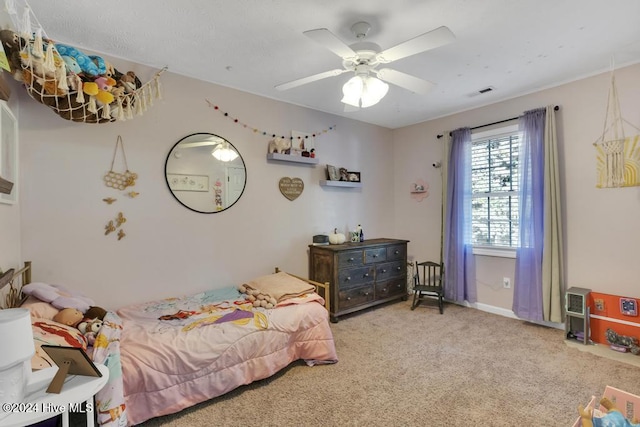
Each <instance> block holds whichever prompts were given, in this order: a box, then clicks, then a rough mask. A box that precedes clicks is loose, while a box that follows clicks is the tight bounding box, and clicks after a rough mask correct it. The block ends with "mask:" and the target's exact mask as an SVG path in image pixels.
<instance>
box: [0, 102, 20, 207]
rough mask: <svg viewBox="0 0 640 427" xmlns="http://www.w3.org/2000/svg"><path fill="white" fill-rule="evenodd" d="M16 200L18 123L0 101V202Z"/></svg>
mask: <svg viewBox="0 0 640 427" xmlns="http://www.w3.org/2000/svg"><path fill="white" fill-rule="evenodd" d="M17 201H18V125H17V121H16V118H15V116H14V115H13V113H12V112H11V110H10V109H9V106H8V104H7V103H6V101H0V203H7V204H14V203H16V202H17Z"/></svg>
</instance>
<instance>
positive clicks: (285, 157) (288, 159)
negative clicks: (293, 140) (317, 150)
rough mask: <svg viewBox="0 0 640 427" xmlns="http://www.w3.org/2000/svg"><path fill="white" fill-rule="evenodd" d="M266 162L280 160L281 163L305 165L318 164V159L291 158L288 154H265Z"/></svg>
mask: <svg viewBox="0 0 640 427" xmlns="http://www.w3.org/2000/svg"><path fill="white" fill-rule="evenodd" d="M267 160H280V161H282V162H290V163H304V164H307V165H317V164H318V159H317V158H316V157H302V156H291V155H289V154H280V153H267Z"/></svg>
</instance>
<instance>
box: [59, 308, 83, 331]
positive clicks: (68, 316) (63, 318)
mask: <svg viewBox="0 0 640 427" xmlns="http://www.w3.org/2000/svg"><path fill="white" fill-rule="evenodd" d="M83 318H84V315H83V314H82V312H80V311H79V310H76V309H75V308H64V309H62V310H60V311H59V312H58V314H56V315H55V316H53V321H54V322H58V323H62V324H63V325H67V326H73V327H77V326H78V324H79V323H80V322H81V321H82V319H83Z"/></svg>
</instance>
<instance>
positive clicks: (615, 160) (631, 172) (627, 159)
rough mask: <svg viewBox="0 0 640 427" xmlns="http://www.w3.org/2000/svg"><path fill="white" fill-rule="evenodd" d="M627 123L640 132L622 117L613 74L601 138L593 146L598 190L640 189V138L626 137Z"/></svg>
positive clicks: (638, 136) (612, 73)
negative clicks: (625, 126)
mask: <svg viewBox="0 0 640 427" xmlns="http://www.w3.org/2000/svg"><path fill="white" fill-rule="evenodd" d="M625 123H627V124H628V125H630V126H632V127H633V128H634V129H635V131H638V132H640V129H638V128H637V127H636V126H634V125H633V124H631V123H629V122H628V121H627V120H625V119H624V118H623V117H622V113H621V112H620V101H619V99H618V89H617V87H616V80H615V74H614V72H613V71H612V72H611V86H610V88H609V97H608V99H607V112H606V115H605V120H604V126H603V130H602V135H601V136H600V138H599V139H598V140H597V141H596V142H594V144H593V145H594V146H595V147H596V161H597V183H596V187H598V188H616V187H633V186H639V185H640V175H639V173H638V172H639V171H640V135H637V134H636V135H634V136H625V133H624V124H625ZM634 133H635V132H634Z"/></svg>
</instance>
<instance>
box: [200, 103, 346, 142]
mask: <svg viewBox="0 0 640 427" xmlns="http://www.w3.org/2000/svg"><path fill="white" fill-rule="evenodd" d="M206 101H207V104H209V107H211V108H213V109H214V110H216V111H218V112H219V113H220V114H222V115H223V116H225V117H227V118H229V119H231V120H233V122H234V123H237V124H239V125H241V126H242V127H244V128H247V129H251V130H252V131H253V133H259V134H262V135H265V136H268V137H270V138H275V137H277V136H280V137H281V138H283V139H291V140H293V136H289V137H286V136H283V135H278V134H276V133H273V132H268V131H265V130H260V129H258V128H255V127H253V126H250V125H248V124H247V123H243V122H241V121H240V120H239V119H237V118H235V117H232V116H230V115H229V113H227V112H225V111H222V110H221V109H220V107H218V106H217V105H215V104H213V103H211V102H210V101H209V100H206ZM335 128H336V126H335V125H333V126H330V127H329V128H328V129H323V130H321V131H319V132H314V133H310V134H309V135H306V136H305V138H309V137H314V138H315V137H316V136H319V135H320V134H323V133H327V132H329V131H330V130H334V129H335ZM297 138H298V139H300V138H302V137H300V136H298V137H297Z"/></svg>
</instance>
